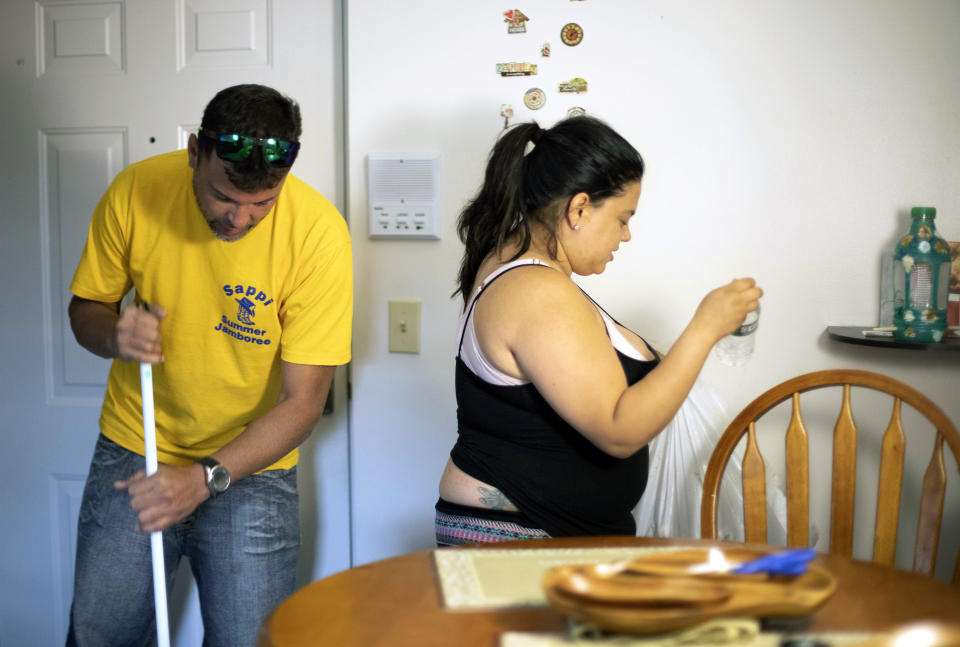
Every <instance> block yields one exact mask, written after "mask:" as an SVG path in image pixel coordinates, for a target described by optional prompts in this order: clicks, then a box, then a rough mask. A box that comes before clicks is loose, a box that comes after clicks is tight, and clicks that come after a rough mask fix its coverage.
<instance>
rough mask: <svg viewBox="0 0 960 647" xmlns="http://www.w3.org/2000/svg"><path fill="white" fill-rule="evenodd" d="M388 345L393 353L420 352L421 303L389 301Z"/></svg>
mask: <svg viewBox="0 0 960 647" xmlns="http://www.w3.org/2000/svg"><path fill="white" fill-rule="evenodd" d="M387 311H388V315H387V319H388V324H387V325H388V326H389V328H388V333H387V345H388V347H389V349H390V352H391V353H419V352H420V302H419V301H388V302H387Z"/></svg>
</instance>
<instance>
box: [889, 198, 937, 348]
mask: <svg viewBox="0 0 960 647" xmlns="http://www.w3.org/2000/svg"><path fill="white" fill-rule="evenodd" d="M936 216H937V210H936V209H935V208H934V207H914V208H913V209H911V210H910V217H911V218H912V219H913V222H912V223H911V224H910V231H909V232H907V234H906V235H905V236H904V237H903V238H901V239H900V242H898V243H897V246H896V248H895V249H894V250H893V276H894V311H893V324H894V327H895V328H894V332H893V336H894V337H895V338H896V339H899V340H901V341H912V342H918V343H929V342H938V341H940V340H941V339H942V338H943V335H944V333H945V332H946V329H947V290H948V288H949V284H950V247H949V246H948V245H947V242H946V241H945V240H944V239H943V238H940V236H938V235H937V230H936V227H934V225H933V221H934V219H935V218H936Z"/></svg>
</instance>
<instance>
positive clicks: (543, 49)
mask: <svg viewBox="0 0 960 647" xmlns="http://www.w3.org/2000/svg"><path fill="white" fill-rule="evenodd" d="M540 56H544V57H547V56H550V43H544V44H543V45H541V46H540Z"/></svg>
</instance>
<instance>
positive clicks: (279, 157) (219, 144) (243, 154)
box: [199, 128, 300, 168]
mask: <svg viewBox="0 0 960 647" xmlns="http://www.w3.org/2000/svg"><path fill="white" fill-rule="evenodd" d="M199 132H200V134H201V135H202V136H204V137H206V138H207V139H210V140H212V141H213V142H214V150H215V151H216V152H217V157H219V158H220V159H222V160H224V161H227V162H242V161H243V160H245V159H247V158H248V157H250V155H252V154H253V149H254V147H255V146H259V147H260V150H261V151H263V161H264V162H266V163H267V164H269V165H270V166H279V167H281V168H287V167H290V166H293V161H294V160H295V159H297V152H298V151H299V150H300V142H288V141H284V140H282V139H274V138H273V137H267V138H266V139H260V138H259V137H247V136H246V135H238V134H237V133H230V134H226V135H223V134H220V133H215V132H212V131H210V130H204V129H203V128H201V129H200V131H199Z"/></svg>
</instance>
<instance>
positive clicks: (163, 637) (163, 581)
mask: <svg viewBox="0 0 960 647" xmlns="http://www.w3.org/2000/svg"><path fill="white" fill-rule="evenodd" d="M140 392H141V396H142V399H143V442H144V445H145V449H146V458H147V476H150V475H151V474H154V473H156V471H157V428H156V422H155V421H154V418H153V367H152V366H151V365H150V364H149V363H147V362H140ZM150 554H151V557H152V559H153V601H154V606H155V607H156V614H157V647H170V624H169V623H168V622H167V575H166V571H165V569H164V567H163V533H162V532H161V531H156V532H152V533H150Z"/></svg>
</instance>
